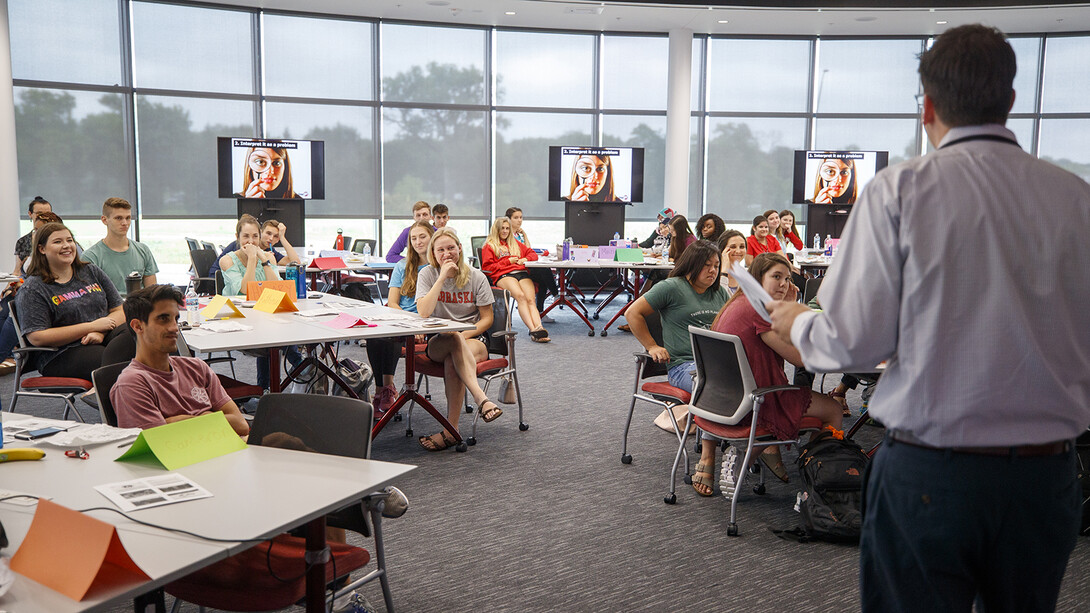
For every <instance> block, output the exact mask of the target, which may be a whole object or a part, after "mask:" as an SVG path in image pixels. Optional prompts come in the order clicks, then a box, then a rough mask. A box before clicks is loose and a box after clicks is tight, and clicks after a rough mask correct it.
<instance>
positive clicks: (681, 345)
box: [625, 241, 727, 392]
mask: <svg viewBox="0 0 1090 613" xmlns="http://www.w3.org/2000/svg"><path fill="white" fill-rule="evenodd" d="M726 301H727V290H725V289H723V286H722V285H720V284H719V249H718V247H717V246H716V245H715V244H714V243H711V242H708V241H696V242H695V243H693V244H692V245H691V246H690V247H689V248H688V249H686V250H685V252H684V253H682V254H681V260H680V261H679V262H678V263H677V265H676V266H674V269H673V270H671V271H670V276H669V277H668V278H667V279H665V280H663V281H660V282H659V283H656V284H655V286H654V287H652V288H651V289H649V290H647V292H646V293H645V294H644V295H642V296H640V297H639V298H637V299H636V301H635V302H633V303H632V306H630V307H628V310H627V311H625V319H626V320H628V326H629V328H630V329H631V331H632V334H634V335H635V336H636V339H637V340H638V341H640V344H641V345H643V348H644V349H645V350H647V353H649V354H651V358H652V359H653V360H655V361H656V362H658V363H660V364H663V363H665V364H668V365H669V371H668V378H669V380H670V385H673V386H674V387H678V388H681V389H683V390H685V391H688V392H692V390H693V378H692V373H693V371H694V370H695V369H696V366H695V364H694V363H693V348H692V343H690V342H689V326H699V327H701V328H707V327H708V326H710V325H711V323H712V320H713V319H714V318H715V314H716V313H718V312H719V309H720V307H722V306H723V304H724V303H725V302H726ZM652 313H658V314H659V317H660V318H661V320H662V341H663V345H665V347H663V346H660V345H659V344H658V343H656V342H655V339H654V338H652V337H651V333H650V332H649V331H648V329H647V321H646V318H647V316H648V315H651V314H652Z"/></svg>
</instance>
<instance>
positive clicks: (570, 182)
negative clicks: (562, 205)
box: [549, 147, 643, 202]
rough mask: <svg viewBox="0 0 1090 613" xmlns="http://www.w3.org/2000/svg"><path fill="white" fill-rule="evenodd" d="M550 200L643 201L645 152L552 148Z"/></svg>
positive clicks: (601, 148)
mask: <svg viewBox="0 0 1090 613" xmlns="http://www.w3.org/2000/svg"><path fill="white" fill-rule="evenodd" d="M549 200H552V201H560V200H570V201H575V202H643V149H640V148H633V147H549Z"/></svg>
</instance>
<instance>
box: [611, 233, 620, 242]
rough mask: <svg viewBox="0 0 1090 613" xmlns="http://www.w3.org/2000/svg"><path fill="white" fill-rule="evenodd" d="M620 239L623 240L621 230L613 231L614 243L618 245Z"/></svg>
mask: <svg viewBox="0 0 1090 613" xmlns="http://www.w3.org/2000/svg"><path fill="white" fill-rule="evenodd" d="M620 240H621V233H620V232H614V233H613V244H614V245H616V244H617V243H618V242H620Z"/></svg>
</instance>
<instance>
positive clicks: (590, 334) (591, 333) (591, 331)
mask: <svg viewBox="0 0 1090 613" xmlns="http://www.w3.org/2000/svg"><path fill="white" fill-rule="evenodd" d="M587 336H594V328H591V329H590V332H587Z"/></svg>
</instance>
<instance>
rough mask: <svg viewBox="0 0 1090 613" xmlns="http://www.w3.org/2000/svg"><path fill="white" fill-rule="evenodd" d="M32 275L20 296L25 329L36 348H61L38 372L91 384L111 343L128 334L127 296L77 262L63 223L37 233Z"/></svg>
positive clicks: (44, 358) (41, 359) (40, 360)
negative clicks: (124, 309)
mask: <svg viewBox="0 0 1090 613" xmlns="http://www.w3.org/2000/svg"><path fill="white" fill-rule="evenodd" d="M28 274H29V277H28V278H27V281H26V283H24V284H23V286H22V287H21V288H19V292H18V293H17V294H16V296H15V304H16V306H17V307H18V310H17V312H18V316H19V325H20V327H21V328H22V331H23V334H24V335H26V339H27V340H28V341H29V342H30V344H32V345H35V346H38V347H59V348H60V351H57V352H55V353H53V352H48V353H42V354H41V355H39V356H38V357H37V358H36V359H37V370H38V372H40V373H41V374H42V376H45V377H76V378H80V379H90V378H91V371H93V370H94V369H96V368H98V367H99V366H101V365H102V354H103V352H104V351H105V345H106V343H109V342H110V341H112V340H114V339H115V338H117V337H118V336H120V335H121V334H122V333H123V332H125V331H126V330H127V327H126V326H125V325H124V324H125V315H124V313H122V310H121V295H120V294H118V293H117V289H115V288H114V284H113V282H111V281H110V278H109V277H108V276H106V273H104V272H102V269H100V268H99V267H98V266H95V265H94V264H88V263H86V262H84V261H82V260H80V259H79V258H78V257H77V256H76V241H75V239H73V238H72V232H71V231H70V230H69V229H68V228H67V227H65V226H64V224H60V223H47V224H45V225H43V226H42V227H41V228H39V229H38V230H37V232H35V234H34V242H33V244H32V250H31V255H30V269H29V270H28ZM122 340H126V339H122Z"/></svg>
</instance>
